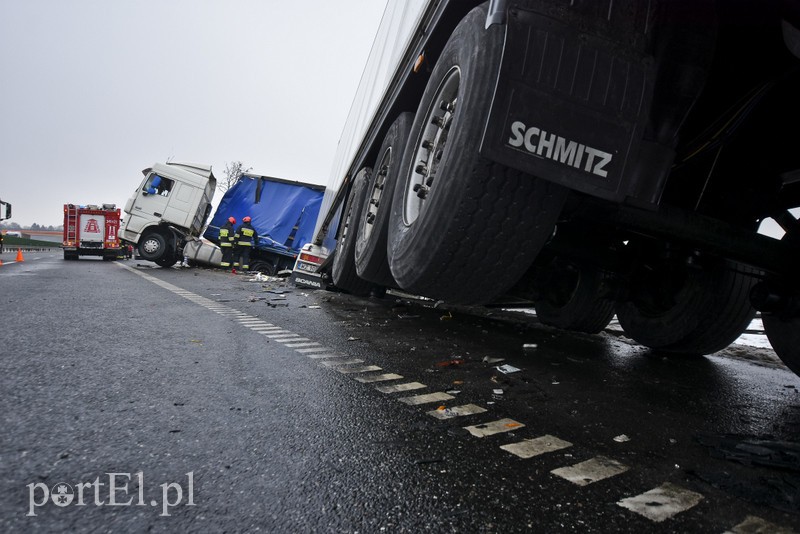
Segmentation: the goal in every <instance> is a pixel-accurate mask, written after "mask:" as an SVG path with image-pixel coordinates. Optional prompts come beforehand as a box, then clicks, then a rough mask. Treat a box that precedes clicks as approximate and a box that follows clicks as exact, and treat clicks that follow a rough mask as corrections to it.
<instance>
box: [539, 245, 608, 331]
mask: <svg viewBox="0 0 800 534" xmlns="http://www.w3.org/2000/svg"><path fill="white" fill-rule="evenodd" d="M554 267H556V268H559V270H560V275H559V277H558V279H557V280H556V281H555V284H554V286H555V287H551V288H550V291H548V292H547V295H546V297H545V298H542V299H541V300H538V301H536V304H535V308H536V316H537V317H538V318H539V320H540V321H541V322H542V323H543V324H546V325H549V326H554V327H556V328H562V329H564V330H571V331H573V332H585V333H587V334H596V333H598V332H600V331H602V330H603V329H604V328H605V327H606V326H608V323H610V322H611V319H612V318H613V317H614V304H615V302H614V300H613V299H611V298H609V297H608V296H604V295H605V294H606V293H607V292H605V291H604V286H605V285H606V284H607V283H608V280H609V275H608V274H606V273H605V272H604V271H602V270H600V269H597V268H595V267H591V266H587V265H579V264H575V263H572V262H561V261H559V260H555V261H554Z"/></svg>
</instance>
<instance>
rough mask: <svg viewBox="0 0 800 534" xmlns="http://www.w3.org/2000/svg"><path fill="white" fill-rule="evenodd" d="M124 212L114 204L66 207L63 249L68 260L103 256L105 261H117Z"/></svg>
mask: <svg viewBox="0 0 800 534" xmlns="http://www.w3.org/2000/svg"><path fill="white" fill-rule="evenodd" d="M119 220H120V210H119V208H117V206H116V205H114V204H103V205H102V206H99V205H86V206H80V205H78V204H64V236H63V240H62V243H61V248H62V249H63V250H64V259H65V260H77V259H78V258H79V257H80V256H101V257H102V258H103V260H105V261H112V260H115V259H117V255H118V254H119V252H120V241H119Z"/></svg>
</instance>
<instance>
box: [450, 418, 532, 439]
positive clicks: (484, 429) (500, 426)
mask: <svg viewBox="0 0 800 534" xmlns="http://www.w3.org/2000/svg"><path fill="white" fill-rule="evenodd" d="M524 426H525V425H524V424H522V423H519V422H517V421H514V420H513V419H500V420H499V421H492V422H491V423H484V424H482V425H473V426H465V427H464V430H466V431H467V432H469V433H470V434H472V435H473V436H475V437H476V438H485V437H486V436H491V435H494V434H500V433H502V432H512V431H514V430H518V429H520V428H522V427H524Z"/></svg>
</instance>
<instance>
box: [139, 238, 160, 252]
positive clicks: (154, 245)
mask: <svg viewBox="0 0 800 534" xmlns="http://www.w3.org/2000/svg"><path fill="white" fill-rule="evenodd" d="M159 248H160V246H159V243H158V240H157V239H153V238H148V239H146V240H145V242H144V243H143V244H142V250H144V251H145V253H147V254H155V253H156V252H158V249H159Z"/></svg>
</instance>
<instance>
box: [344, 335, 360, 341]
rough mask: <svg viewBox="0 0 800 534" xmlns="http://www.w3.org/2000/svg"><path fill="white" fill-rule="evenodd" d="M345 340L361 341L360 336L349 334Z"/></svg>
mask: <svg viewBox="0 0 800 534" xmlns="http://www.w3.org/2000/svg"><path fill="white" fill-rule="evenodd" d="M347 341H361V338H360V337H352V336H351V337H348V338H347Z"/></svg>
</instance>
